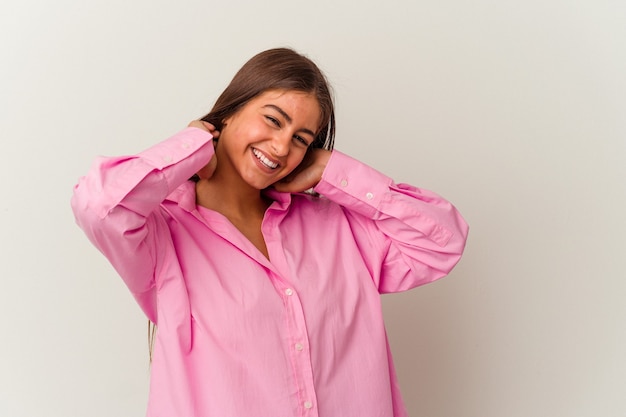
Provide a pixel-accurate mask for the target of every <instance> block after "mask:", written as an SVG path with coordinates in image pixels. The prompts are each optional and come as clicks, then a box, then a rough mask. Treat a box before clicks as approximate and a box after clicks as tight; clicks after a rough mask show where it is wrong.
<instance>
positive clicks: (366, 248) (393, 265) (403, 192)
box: [315, 150, 469, 293]
mask: <svg viewBox="0 0 626 417" xmlns="http://www.w3.org/2000/svg"><path fill="white" fill-rule="evenodd" d="M315 191H316V192H318V193H319V194H321V195H323V196H324V197H326V198H328V199H330V200H331V201H334V202H335V203H338V204H339V205H341V206H342V207H343V208H344V211H345V212H346V215H347V217H348V219H349V221H350V222H351V224H352V228H353V230H354V236H355V240H356V241H357V244H358V245H359V248H360V250H361V253H362V256H363V258H364V259H365V260H366V262H370V263H376V265H370V270H371V271H375V272H374V273H373V276H374V279H375V281H376V285H377V286H378V289H379V291H380V292H381V293H390V292H399V291H404V290H407V289H410V288H413V287H416V286H418V285H422V284H426V283H429V282H432V281H434V280H436V279H438V278H441V277H443V276H445V275H447V274H448V273H449V272H450V271H451V270H452V268H454V266H455V265H456V264H457V262H458V261H459V259H460V258H461V255H462V253H463V250H464V248H465V242H466V239H467V234H468V229H469V228H468V225H467V223H466V222H465V220H464V219H463V217H462V216H461V214H460V213H459V212H458V211H457V210H456V208H455V207H454V206H453V205H452V204H451V203H449V202H448V201H446V200H445V199H443V198H442V197H440V196H438V195H437V194H435V193H433V192H430V191H428V190H424V189H420V188H417V187H413V186H411V185H407V184H395V183H394V182H393V180H392V179H391V178H389V177H388V176H386V175H384V174H382V173H380V172H378V171H376V170H375V169H373V168H371V167H369V166H367V165H365V164H363V163H361V162H359V161H357V160H355V159H353V158H351V157H349V156H347V155H345V154H343V153H341V152H339V151H336V150H334V151H333V152H332V155H331V157H330V160H329V162H328V165H327V166H326V169H325V170H324V173H323V175H322V179H321V181H320V182H319V183H318V184H317V185H316V186H315ZM373 251H377V252H383V253H382V254H381V253H372V252H373Z"/></svg>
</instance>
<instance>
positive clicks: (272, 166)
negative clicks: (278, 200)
mask: <svg viewBox="0 0 626 417" xmlns="http://www.w3.org/2000/svg"><path fill="white" fill-rule="evenodd" d="M319 125H320V107H319V104H318V102H317V99H316V98H315V96H314V95H312V94H310V93H304V92H300V91H285V90H270V91H266V92H264V93H262V94H260V95H259V96H257V97H255V98H254V99H252V100H250V101H249V102H248V103H246V105H245V106H243V107H242V108H241V109H240V110H239V111H238V112H237V113H235V114H234V115H232V116H230V117H229V118H227V119H226V120H225V121H224V124H223V127H222V131H221V132H220V138H219V144H218V146H217V149H216V154H217V160H218V170H219V171H222V172H223V173H225V174H226V175H237V176H239V177H240V178H241V179H242V180H243V183H242V185H248V186H250V187H253V188H255V189H258V190H262V189H264V188H267V187H268V186H270V185H272V184H274V183H275V182H277V181H279V180H281V179H282V178H284V177H285V176H286V175H288V174H289V173H290V172H291V171H293V170H294V169H295V168H296V167H297V166H298V165H299V164H300V162H301V161H302V159H303V158H304V155H305V154H306V151H307V149H308V147H309V145H310V144H311V143H312V142H313V140H314V139H315V135H316V133H317V131H318V127H319ZM228 171H232V172H228Z"/></svg>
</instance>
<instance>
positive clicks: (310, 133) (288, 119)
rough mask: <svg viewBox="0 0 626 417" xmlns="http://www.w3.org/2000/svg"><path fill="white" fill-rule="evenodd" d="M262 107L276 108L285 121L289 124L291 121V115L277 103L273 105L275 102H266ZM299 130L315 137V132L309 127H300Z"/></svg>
mask: <svg viewBox="0 0 626 417" xmlns="http://www.w3.org/2000/svg"><path fill="white" fill-rule="evenodd" d="M263 107H265V108H267V107H269V108H271V109H274V110H276V111H277V112H278V113H280V114H281V116H283V117H284V118H285V120H286V121H287V123H289V124H291V123H292V122H293V119H292V118H291V116H289V115H288V114H287V112H286V111H284V110H283V109H281V108H280V107H278V106H277V105H275V104H266V105H265V106H263ZM300 131H301V132H303V133H308V134H309V135H311V136H313V137H315V133H313V131H312V130H310V129H307V128H303V129H300Z"/></svg>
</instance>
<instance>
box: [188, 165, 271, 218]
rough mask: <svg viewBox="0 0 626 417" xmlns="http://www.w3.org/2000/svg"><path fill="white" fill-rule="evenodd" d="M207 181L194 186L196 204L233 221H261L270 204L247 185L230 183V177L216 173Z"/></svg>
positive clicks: (257, 191)
mask: <svg viewBox="0 0 626 417" xmlns="http://www.w3.org/2000/svg"><path fill="white" fill-rule="evenodd" d="M215 174H217V175H213V177H211V179H209V180H200V181H199V182H198V183H197V184H196V203H197V204H198V205H201V206H203V207H206V208H209V209H211V210H215V211H217V212H219V213H221V214H223V215H224V216H226V217H227V218H229V219H231V221H233V220H234V219H241V220H244V219H250V220H251V219H259V218H260V219H262V218H263V215H264V214H265V210H266V209H267V207H269V204H270V202H269V201H268V200H267V199H266V198H265V197H264V196H263V195H262V194H261V191H259V190H257V189H254V188H252V187H250V186H248V185H247V184H245V185H244V184H241V183H238V182H237V181H232V180H231V178H233V177H232V176H230V178H229V176H221V175H219V173H218V172H216V173H215Z"/></svg>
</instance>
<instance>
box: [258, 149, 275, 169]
mask: <svg viewBox="0 0 626 417" xmlns="http://www.w3.org/2000/svg"><path fill="white" fill-rule="evenodd" d="M252 153H253V154H254V156H256V157H257V159H258V160H259V161H261V162H262V163H263V165H265V166H266V167H268V168H270V169H276V168H277V167H278V164H277V163H275V162H272V161H270V160H269V159H267V158H266V157H265V156H264V155H263V154H262V153H261V152H259V151H257V150H256V149H252Z"/></svg>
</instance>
